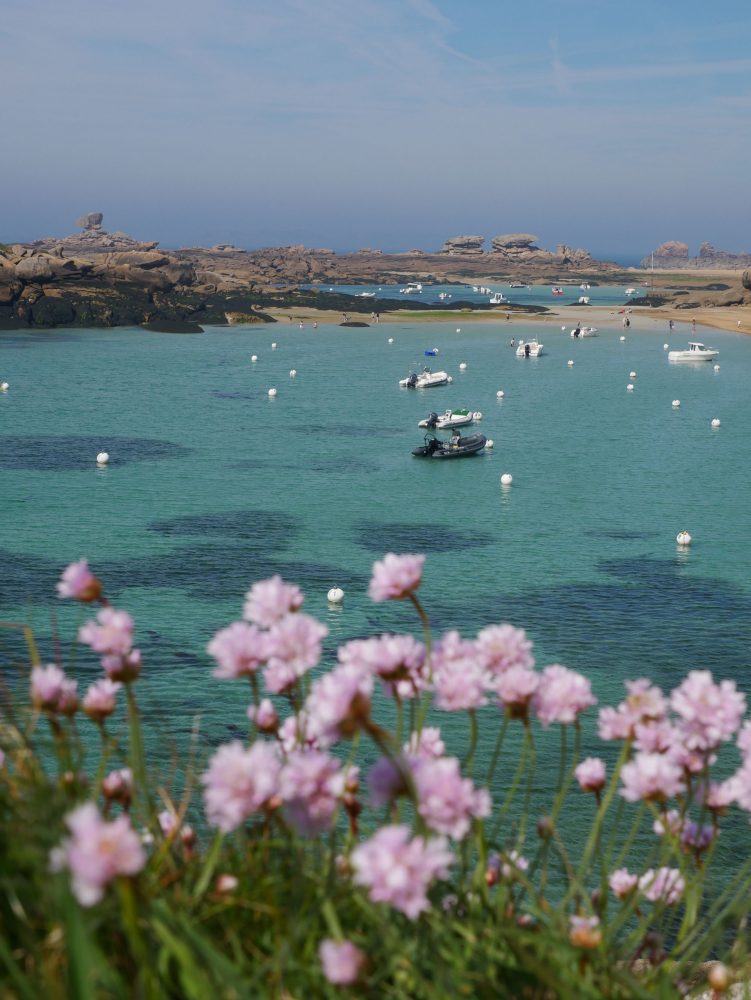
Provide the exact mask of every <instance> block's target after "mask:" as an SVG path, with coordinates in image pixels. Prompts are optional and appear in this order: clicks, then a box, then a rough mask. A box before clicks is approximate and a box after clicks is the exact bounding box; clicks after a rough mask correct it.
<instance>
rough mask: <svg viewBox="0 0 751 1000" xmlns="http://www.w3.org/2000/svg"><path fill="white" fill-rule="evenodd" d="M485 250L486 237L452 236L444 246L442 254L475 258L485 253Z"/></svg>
mask: <svg viewBox="0 0 751 1000" xmlns="http://www.w3.org/2000/svg"><path fill="white" fill-rule="evenodd" d="M484 248H485V237H484V236H452V237H451V238H450V239H448V240H446V242H445V243H444V244H443V246H442V247H441V250H440V253H446V254H451V255H452V256H455V257H466V256H473V257H474V256H476V255H477V254H481V253H483V251H484Z"/></svg>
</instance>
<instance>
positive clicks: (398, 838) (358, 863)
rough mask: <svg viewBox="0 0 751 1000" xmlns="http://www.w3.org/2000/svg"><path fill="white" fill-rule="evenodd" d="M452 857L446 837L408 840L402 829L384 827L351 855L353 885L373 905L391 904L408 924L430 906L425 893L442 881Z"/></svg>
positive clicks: (408, 832) (395, 826)
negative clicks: (365, 892)
mask: <svg viewBox="0 0 751 1000" xmlns="http://www.w3.org/2000/svg"><path fill="white" fill-rule="evenodd" d="M452 860H453V856H452V854H451V852H450V851H449V849H448V844H447V841H446V838H445V837H433V838H431V839H429V840H427V839H425V838H424V837H413V838H411V839H410V829H409V827H408V826H404V825H394V826H384V827H382V828H381V829H380V830H379V831H378V832H377V833H375V834H374V835H373V836H372V837H371V838H370V839H369V840H366V841H365V842H364V843H363V844H360V846H359V847H356V848H355V850H354V851H353V852H352V866H353V868H354V881H355V883H356V884H357V885H363V886H367V888H368V890H369V892H368V895H369V897H370V899H371V900H372V901H373V902H374V903H390V904H391V906H393V907H394V908H395V909H397V910H399V911H401V912H402V913H404V914H405V915H406V916H407V917H409V919H410V920H416V919H417V917H418V916H419V915H420V914H421V913H422V912H423V910H427V909H428V908H429V906H430V904H429V902H428V898H427V890H428V886H429V885H430V883H431V882H432V881H433V880H434V879H435V878H444V877H445V876H446V875H447V874H448V866H449V865H450V864H451V861H452Z"/></svg>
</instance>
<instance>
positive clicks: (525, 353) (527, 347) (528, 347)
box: [516, 339, 544, 358]
mask: <svg viewBox="0 0 751 1000" xmlns="http://www.w3.org/2000/svg"><path fill="white" fill-rule="evenodd" d="M543 347H544V345H543V344H541V343H540V342H539V341H538V340H536V339H535V340H527V341H524V340H520V341H519V346H518V347H517V349H516V356H517V358H539V357H540V355H541V354H542V353H543Z"/></svg>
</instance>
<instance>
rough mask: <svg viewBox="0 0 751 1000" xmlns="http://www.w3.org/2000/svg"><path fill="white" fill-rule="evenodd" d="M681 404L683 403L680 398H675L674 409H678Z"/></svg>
mask: <svg viewBox="0 0 751 1000" xmlns="http://www.w3.org/2000/svg"><path fill="white" fill-rule="evenodd" d="M680 405H681V401H680V399H674V400H673V409H674V410H677V409H678V407H679V406H680Z"/></svg>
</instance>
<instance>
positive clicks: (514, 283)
mask: <svg viewBox="0 0 751 1000" xmlns="http://www.w3.org/2000/svg"><path fill="white" fill-rule="evenodd" d="M509 288H529V285H525V284H524V282H523V281H512V282H511V284H510V285H509Z"/></svg>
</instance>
